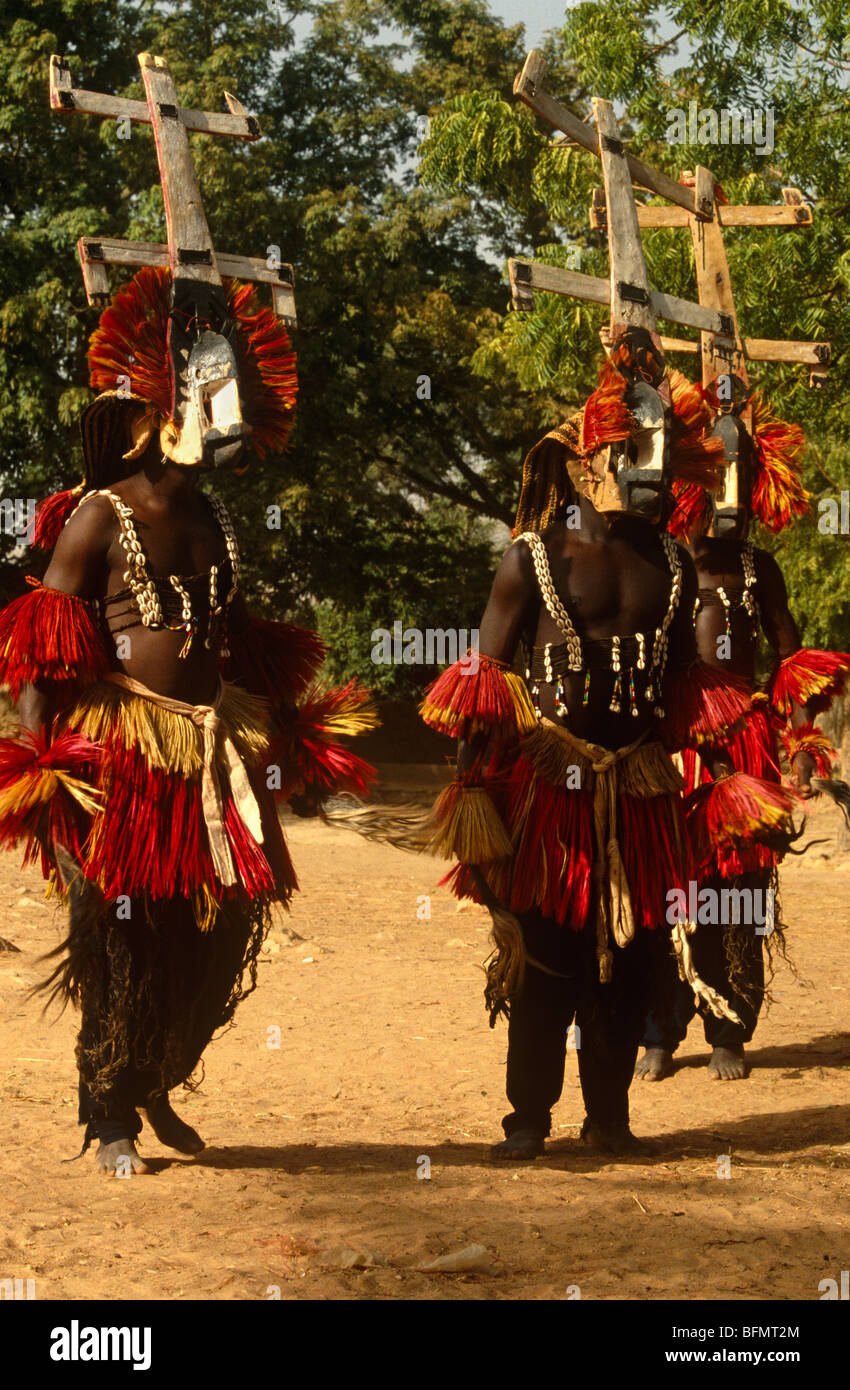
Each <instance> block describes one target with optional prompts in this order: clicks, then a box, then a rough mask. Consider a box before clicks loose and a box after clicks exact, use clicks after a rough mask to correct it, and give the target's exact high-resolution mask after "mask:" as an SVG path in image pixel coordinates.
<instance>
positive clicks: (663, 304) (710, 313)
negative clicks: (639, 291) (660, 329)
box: [651, 290, 734, 343]
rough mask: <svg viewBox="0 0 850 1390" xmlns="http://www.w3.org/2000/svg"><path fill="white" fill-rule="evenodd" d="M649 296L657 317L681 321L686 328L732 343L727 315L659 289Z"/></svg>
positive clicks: (676, 321)
mask: <svg viewBox="0 0 850 1390" xmlns="http://www.w3.org/2000/svg"><path fill="white" fill-rule="evenodd" d="M651 298H652V309H653V312H654V313H655V314H656V316H657V317H658V318H660V319H667V320H668V321H669V322H670V323H681V324H682V325H684V327H686V328H699V329H700V330H702V331H704V332H706V333H714V334H716V335H717V336H718V337H721V338H725V339H727V340H729V341H731V342H733V343H734V336H733V334H732V333H731V332H730V331H729V329H730V325H729V321H728V319H727V317H726V316H725V315H724V314H721V313H718V312H717V310H716V309H709V308H707V307H706V306H704V305H702V304H692V303H691V301H690V300H688V299H678V298H677V297H676V295H673V294H662V293H661V292H660V290H653V291H652V295H651Z"/></svg>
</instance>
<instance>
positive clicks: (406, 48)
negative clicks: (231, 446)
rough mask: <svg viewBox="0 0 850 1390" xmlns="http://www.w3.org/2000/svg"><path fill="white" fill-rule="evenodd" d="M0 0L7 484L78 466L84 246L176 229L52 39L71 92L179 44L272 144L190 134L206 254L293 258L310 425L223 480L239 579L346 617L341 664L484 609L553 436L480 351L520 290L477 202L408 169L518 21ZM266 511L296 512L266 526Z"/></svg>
mask: <svg viewBox="0 0 850 1390" xmlns="http://www.w3.org/2000/svg"><path fill="white" fill-rule="evenodd" d="M4 15H5V18H6V19H7V21H8V22H7V24H6V25H4V37H3V40H2V42H0V76H2V80H3V83H4V103H3V105H2V106H1V107H0V185H2V188H3V195H2V213H0V259H1V260H2V270H0V422H2V425H3V428H4V443H5V458H4V464H3V476H4V486H5V490H6V492H7V493H11V494H18V495H21V494H23V495H26V496H35V497H40V496H43V495H44V494H45V493H46V492H48V491H51V490H53V489H54V488H56V487H60V486H67V485H69V484H70V483H72V482H76V481H77V479H78V478H79V476H80V473H81V466H82V460H81V453H80V447H79V441H78V437H77V431H76V428H75V425H76V420H77V418H78V416H79V413H80V410H81V409H82V407H83V405H84V404H85V402H86V401H87V400H88V399H90V397H91V392H90V391H89V390H88V387H87V372H86V366H85V351H86V346H87V341H88V337H89V334H90V333H91V331H92V329H93V328H94V326H95V323H96V321H97V315H96V312H95V311H93V310H90V309H88V308H87V307H86V305H85V298H84V294H83V288H82V281H81V277H80V273H79V267H78V265H77V263H76V256H75V243H76V239H77V238H78V237H79V236H81V235H89V236H92V235H109V236H118V237H129V238H139V239H143V240H154V241H160V240H164V236H165V230H164V216H163V206H162V197H161V191H160V187H159V177H158V173H157V168H156V159H155V153H154V146H153V140H152V138H151V133H150V130H149V129H148V128H146V127H144V126H134V127H133V128H132V135H131V138H130V139H129V140H122V139H120V138H119V131H118V128H117V124H116V122H115V121H114V120H98V119H96V118H93V117H85V116H82V115H73V116H68V117H64V118H63V117H60V116H57V115H55V114H53V113H51V112H50V110H49V108H48V104H47V68H48V58H49V55H50V53H51V52H57V53H60V54H63V55H64V56H65V57H66V58H67V59H68V60H69V62H70V65H71V69H72V76H73V81H74V83H75V85H78V86H85V87H89V88H93V89H96V90H101V91H106V92H114V93H117V94H120V95H124V96H128V97H134V98H141V97H142V96H143V91H142V87H141V82H140V78H139V71H138V65H137V62H136V54H138V53H139V52H141V51H143V50H149V51H152V52H156V53H161V54H163V55H164V56H166V57H167V59H168V61H169V65H170V67H171V70H172V74H173V76H174V79H175V82H176V85H177V89H178V92H179V94H180V100H181V103H182V104H184V105H186V106H196V107H204V108H206V109H212V110H219V109H222V105H223V102H222V90H223V89H224V88H225V87H226V88H227V89H228V90H230V91H233V92H235V93H236V94H237V95H238V96H239V98H240V100H241V101H242V102H243V103H244V104H245V105H246V106H247V108H248V109H249V110H251V111H254V112H256V113H257V115H258V117H259V119H260V123H261V126H262V129H263V131H264V139H263V140H262V141H260V142H258V143H256V144H252V145H242V144H239V143H237V142H235V141H227V140H224V139H222V138H214V137H207V136H202V135H192V136H191V137H190V140H191V143H192V147H193V151H194V155H195V162H196V167H197V168H198V171H199V177H200V182H201V187H202V192H203V195H204V201H205V207H206V211H207V216H208V219H209V222H210V226H211V230H212V234H213V239H214V242H215V244H216V246H217V247H218V248H220V249H221V250H223V251H233V252H237V253H240V254H244V255H255V256H262V257H265V256H266V254H267V251H268V248H269V247H272V246H276V247H279V248H280V254H281V256H282V258H283V259H284V260H288V261H292V262H293V263H294V265H295V274H296V293H297V300H298V315H299V327H298V331H297V334H296V337H295V346H296V350H297V352H298V363H299V409H298V420H297V425H296V429H295V432H294V436H293V440H292V442H291V445H290V448H289V449H288V451H287V453H286V454H285V455H284V456H283V457H281V458H275V459H270V460H266V461H265V462H264V463H263V464H262V465H260V464H256V465H255V466H254V467H253V469H252V472H251V474H250V475H249V478H248V479H246V480H242V481H238V482H230V481H229V480H228V479H221V480H217V484H216V485H217V487H219V490H220V491H221V492H222V493H223V495H224V496H225V499H226V501H227V502H228V504H229V505H230V507H231V509H232V511H233V513H234V519H235V521H236V523H237V526H238V529H239V531H240V534H241V535H242V537H243V543H244V549H245V561H246V584H247V588H248V593H249V598H250V599H251V600H252V601H253V602H254V604H255V605H257V606H260V607H265V608H266V609H267V611H269V612H272V611H276V612H288V613H290V614H291V615H293V616H295V617H298V618H301V619H302V620H304V619H306V620H310V617H311V615H312V614H315V613H316V612H318V615H319V617H320V619H321V623H322V627H323V630H325V631H326V632H327V633H328V634H329V635H334V634H338V633H339V632H340V631H341V630H342V629H343V628H345V627H346V624H347V625H348V628H349V629H350V631H349V633H348V637H347V638H346V639H345V641H344V642H343V643H342V646H343V647H344V648H345V650H346V651H348V653H349V656H348V658H347V662H348V666H349V669H353V668H354V667H356V668H357V669H362V661H361V658H362V654H363V652H364V651H365V652H368V649H369V634H370V632H371V627H372V626H381V625H382V624H381V621H380V619H381V618H382V617H383V625H385V626H386V625H387V624H391V623H392V621H393V620H396V619H397V620H401V621H404V622H405V624H410V623H413V622H417V623H419V624H420V625H423V626H426V625H427V626H438V625H439V624H440V622H446V621H449V620H452V621H454V622H457V621H458V620H459V618H462V614H459V615H454V614H453V613H452V608H453V606H454V607H458V608H462V607H463V604H458V603H457V598H456V597H455V600H454V603H453V602H452V599H451V595H452V593H454V594H455V596H457V595H458V594H463V595H464V596H470V597H471V596H473V595H475V596H476V598H475V601H476V606H478V603H479V598H480V595H479V590H480V588H481V580H480V578H479V576H480V575H481V573H482V569H483V571H484V573H485V574H486V570H487V568H488V565H489V557H490V554H491V539H490V538H491V534H492V524H493V522H494V521H501V522H506V521H508V522H509V521H510V520H511V515H512V504H513V497H514V492H515V487H516V476H517V471H518V463H519V460H520V459H521V457H522V454H523V451H524V449H525V448H526V447H528V445H529V444H530V443H531V442H532V441H533V438H534V437H535V434H536V433H537V430H536V426H535V422H534V421H533V419H530V418H529V414H530V413H529V409H528V407H529V402H530V400H531V396H530V394H528V393H526V394H523V393H522V392H518V391H517V390H516V383H515V381H514V379H513V378H512V377H511V376H510V375H509V374H508V373H507V372H504V371H503V372H500V371H499V370H498V369H497V370H495V371H493V372H491V373H490V375H489V377H488V379H487V380H486V381H484V382H482V380H481V379H479V378H475V377H474V376H473V374H472V372H471V370H470V362H471V358H472V356H473V355H474V353H475V352H476V351H477V349H478V347H479V346H480V344H481V341H482V340H483V339H484V338H488V337H490V336H492V333H493V332H494V331H495V327H496V324H497V322H498V320H499V318H500V317H501V312H502V311H503V309H504V292H503V288H502V285H501V281H500V276H499V273H498V271H495V270H494V267H493V266H492V265H491V264H490V263H489V262H488V261H487V259H486V258H485V257H483V256H482V254H481V251H480V248H479V244H478V242H479V228H478V224H477V222H476V220H475V218H474V216H473V215H472V213H471V210H470V207H469V202H468V200H467V199H464V198H449V199H446V198H444V197H443V196H442V195H440V194H436V193H431V192H429V191H427V190H426V189H424V188H422V187H419V186H417V185H416V181H415V155H416V149H417V146H418V143H419V141H420V139H421V135H422V119H423V117H424V114H425V113H426V111H427V110H428V109H429V107H430V106H431V105H432V104H434V103H437V102H439V101H441V100H443V99H444V98H445V97H446V96H448V95H452V94H454V93H455V92H456V91H457V90H458V89H459V88H460V86H461V85H462V84H463V83H464V82H466V81H468V80H469V77H470V75H471V76H472V77H473V78H474V79H475V80H480V81H482V82H484V83H488V84H489V83H492V82H494V81H496V80H501V81H502V83H503V85H504V83H506V82H508V81H509V78H510V73H511V71H512V67H513V64H514V62H515V61H516V59H517V58H518V56H519V54H520V53H521V49H522V43H521V37H520V32H519V30H518V29H514V30H505V29H504V28H503V27H502V26H501V25H499V24H498V23H497V22H496V21H495V20H494V19H492V18H491V17H490V16H489V14H488V12H487V9H486V6H485V5H484V4H483V3H480V0H463V2H462V3H454V0H436V2H435V3H430V4H427V5H424V6H423V5H412V4H403V3H389V2H387V3H383V0H328V2H327V3H320V4H314V5H302V4H299V3H298V0H293V3H274V4H273V3H259V4H257V3H254V2H253V0H252V2H251V3H240V0H227V3H226V4H225V3H220V2H219V0H192V3H191V4H188V3H168V4H166V3H160V2H158V0H134V2H133V3H129V2H128V0H119V3H118V4H117V5H115V6H111V7H104V6H103V5H100V4H97V3H91V2H90V0H88V2H87V0H42V2H41V3H37V4H32V3H29V4H27V5H23V4H19V3H16V0H7V3H5V5H4ZM296 21H298V41H297V42H296V40H295V38H294V33H295V29H294V26H295V23H296ZM110 275H111V277H112V283H113V285H115V286H117V284H119V283H120V282H121V279H122V276H121V274H120V272H118V271H116V270H114V269H113V270H112V271H110ZM270 504H275V505H278V506H280V508H281V512H282V520H281V526H280V529H279V530H268V529H267V528H266V526H265V525H264V521H265V517H266V509H267V507H268V506H269V505H270ZM429 508H431V509H432V510H429ZM438 540H439V546H438V544H437V542H438ZM438 552H440V553H439V559H438ZM417 553H420V555H421V563H422V566H423V573H422V575H421V576H420V578H419V579H417V577H416V575H417V563H416V555H417ZM33 562H34V557H31V556H28V557H27V565H28V567H31V566H32V565H33ZM402 577H403V580H404V582H403V583H402ZM441 584H442V588H441V587H440V586H441ZM400 585H401V587H400ZM405 585H406V588H405ZM432 602H433V603H434V604H435V605H436V607H437V608H438V609H439V611H435V612H434V613H431V612H430V611H429V604H431V603H432ZM384 605H385V606H386V610H387V611H386V612H385V613H383V614H382V612H381V610H382V607H383V606H384ZM367 610H368V617H367ZM367 629H368V630H367ZM357 652H359V653H360V657H358V656H357ZM334 661H336V654H334ZM333 669H334V673H335V674H341V673H342V672H341V669H340V663H338V662H337V664H336V666H335V667H334V668H333ZM403 677H404V673H399V679H403Z"/></svg>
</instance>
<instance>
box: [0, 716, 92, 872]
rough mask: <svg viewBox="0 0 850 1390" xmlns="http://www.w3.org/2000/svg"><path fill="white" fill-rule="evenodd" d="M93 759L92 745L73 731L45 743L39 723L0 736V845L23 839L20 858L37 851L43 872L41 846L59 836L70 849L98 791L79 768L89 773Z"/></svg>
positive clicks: (81, 833) (80, 833)
mask: <svg viewBox="0 0 850 1390" xmlns="http://www.w3.org/2000/svg"><path fill="white" fill-rule="evenodd" d="M99 760H100V748H99V747H98V745H97V744H94V743H91V742H89V740H88V739H86V738H83V737H82V736H81V735H80V734H76V733H71V732H68V733H63V734H60V735H59V736H58V737H57V738H55V739H53V741H52V742H51V741H50V738H49V736H48V734H47V733H46V731H45V730H44V728H40V729H39V730H38V732H37V733H32V732H30V731H29V730H25V731H24V732H22V733H21V735H20V737H18V738H2V739H0V845H2V846H3V847H4V848H10V847H11V846H13V845H16V844H19V843H20V842H21V841H23V842H24V846H25V852H24V862H25V863H30V862H32V860H34V859H35V857H36V855H37V854H38V852H39V850H40V851H41V854H42V861H43V862H42V868H43V870H44V873H45V877H46V875H47V873H48V871H49V864H48V862H47V858H46V855H45V848H46V845H48V844H52V843H53V842H54V841H59V842H60V843H61V844H63V845H65V846H66V848H68V849H69V850H71V851H74V850H75V849H77V848H78V845H79V841H80V838H85V833H86V828H87V825H88V821H87V819H86V818H87V817H88V816H89V815H91V814H92V813H93V812H95V811H96V810H97V809H98V805H99V793H98V790H97V788H95V787H93V786H92V785H91V784H90V783H89V782H87V781H85V780H84V779H83V777H81V776H80V773H81V772H82V773H84V774H86V775H87V776H92V775H93V774H94V772H95V770H96V768H97V764H98V762H99Z"/></svg>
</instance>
